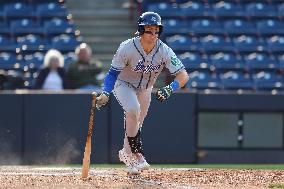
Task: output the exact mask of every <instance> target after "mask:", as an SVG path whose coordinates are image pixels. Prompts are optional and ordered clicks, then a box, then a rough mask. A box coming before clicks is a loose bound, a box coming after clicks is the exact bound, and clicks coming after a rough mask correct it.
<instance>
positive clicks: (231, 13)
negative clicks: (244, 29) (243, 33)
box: [213, 1, 246, 19]
mask: <svg viewBox="0 0 284 189" xmlns="http://www.w3.org/2000/svg"><path fill="white" fill-rule="evenodd" d="M213 10H214V13H215V16H216V17H217V18H219V19H225V18H226V19H228V18H245V17H246V12H245V10H244V9H243V7H242V6H240V5H238V4H236V3H233V2H227V1H218V2H217V3H215V4H214V5H213Z"/></svg>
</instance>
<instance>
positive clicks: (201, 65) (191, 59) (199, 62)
mask: <svg viewBox="0 0 284 189" xmlns="http://www.w3.org/2000/svg"><path fill="white" fill-rule="evenodd" d="M177 56H178V58H179V59H180V60H181V62H182V63H183V65H184V66H185V69H186V70H187V71H189V72H191V71H195V70H201V71H202V70H203V71H204V70H208V71H209V70H212V69H213V67H212V64H211V63H210V61H209V59H208V57H207V56H202V55H200V54H199V53H192V52H186V53H183V54H178V55H177Z"/></svg>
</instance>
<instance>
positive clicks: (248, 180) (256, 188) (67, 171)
mask: <svg viewBox="0 0 284 189" xmlns="http://www.w3.org/2000/svg"><path fill="white" fill-rule="evenodd" d="M273 183H284V171H282V170H249V169H248V170H240V169H189V168H188V169H187V168H177V169H173V168H171V169H167V168H158V169H157V168H151V169H150V170H147V171H143V172H142V173H141V174H140V175H139V176H128V175H127V174H126V171H125V169H123V168H91V169H90V174H89V178H88V179H87V180H82V179H81V168H72V167H70V168H69V167H43V166H0V188H1V189H2V188H13V189H20V188H21V189H22V188H25V189H29V188H37V189H47V188H53V189H71V188H72V189H73V188H76V189H77V188H78V189H94V188H127V189H129V188H131V189H132V188H133V189H134V188H135V189H136V188H141V189H142V188H143V189H145V188H146V189H147V188H149V189H150V188H171V189H172V188H188V189H197V188H198V189H213V188H216V189H217V188H222V189H226V188H227V189H237V188H238V189H239V188H243V189H244V188H245V189H262V188H269V186H270V185H271V184H273Z"/></svg>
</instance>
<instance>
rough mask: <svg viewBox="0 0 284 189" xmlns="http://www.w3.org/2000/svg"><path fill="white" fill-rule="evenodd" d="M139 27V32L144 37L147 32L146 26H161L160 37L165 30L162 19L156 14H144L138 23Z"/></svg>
mask: <svg viewBox="0 0 284 189" xmlns="http://www.w3.org/2000/svg"><path fill="white" fill-rule="evenodd" d="M137 23H138V27H137V31H138V32H139V35H142V34H143V33H144V31H145V29H144V26H159V27H160V30H159V35H161V33H162V30H163V25H162V19H161V17H160V15H158V14H157V13H155V12H144V13H143V14H142V15H141V16H140V17H139V19H138V21H137Z"/></svg>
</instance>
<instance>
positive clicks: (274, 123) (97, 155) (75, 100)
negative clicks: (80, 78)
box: [0, 92, 284, 164]
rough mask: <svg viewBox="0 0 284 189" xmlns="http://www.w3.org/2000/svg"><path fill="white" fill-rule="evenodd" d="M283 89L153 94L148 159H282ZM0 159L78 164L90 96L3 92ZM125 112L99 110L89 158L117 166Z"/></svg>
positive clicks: (145, 137) (145, 132) (145, 139)
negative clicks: (276, 91) (160, 99)
mask: <svg viewBox="0 0 284 189" xmlns="http://www.w3.org/2000/svg"><path fill="white" fill-rule="evenodd" d="M283 97H284V95H283V94H277V95H270V94H259V93H258V94H253V93H251V94H236V93H222V94H220V93H218V94H202V93H193V92H192V93H189V92H179V93H175V94H173V97H171V98H170V99H169V100H168V101H166V102H164V103H159V102H157V101H156V100H155V98H154V97H153V99H152V104H151V106H150V109H149V112H148V116H147V117H146V119H145V121H144V127H143V132H142V137H143V147H144V151H145V154H146V156H147V159H149V162H151V163H283V162H284V148H283V146H284V145H283V143H284V142H283V132H284V129H283V123H284V119H283V115H284V114H283V112H284V101H283ZM0 102H1V108H0V112H1V114H0V164H50V163H52V164H54V163H77V164H79V163H81V162H82V156H83V151H84V145H85V140H86V135H87V130H88V119H89V112H90V105H91V95H90V94H89V93H78V92H63V93H54V94H49V93H43V92H25V93H18V92H17V93H15V92H11V93H2V94H0ZM123 136H124V129H123V111H122V109H121V107H120V106H119V104H118V103H117V102H116V100H115V99H114V97H113V96H111V99H110V103H109V105H108V106H107V107H105V108H104V109H102V110H101V111H96V115H95V124H94V136H93V141H92V157H91V162H92V163H118V158H117V152H118V150H119V149H120V148H121V146H122V144H123Z"/></svg>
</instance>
